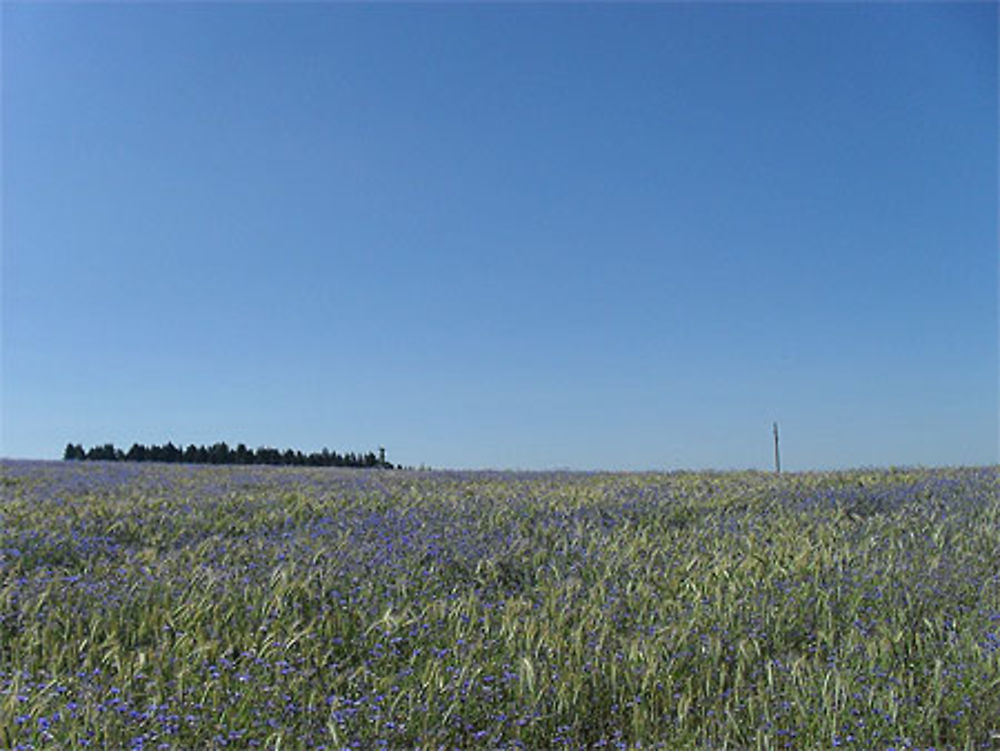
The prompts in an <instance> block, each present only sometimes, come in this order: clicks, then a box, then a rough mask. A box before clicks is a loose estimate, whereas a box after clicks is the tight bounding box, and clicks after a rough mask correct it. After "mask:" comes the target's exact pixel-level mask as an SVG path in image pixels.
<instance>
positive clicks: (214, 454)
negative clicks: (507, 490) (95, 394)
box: [63, 442, 393, 469]
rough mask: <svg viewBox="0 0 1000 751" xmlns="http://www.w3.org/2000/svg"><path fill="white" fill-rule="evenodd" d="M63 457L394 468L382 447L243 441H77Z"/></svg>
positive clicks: (191, 462) (136, 460)
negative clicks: (310, 448) (253, 445)
mask: <svg viewBox="0 0 1000 751" xmlns="http://www.w3.org/2000/svg"><path fill="white" fill-rule="evenodd" d="M63 459H65V460H67V461H106V462H177V463H180V462H184V463H187V464H277V465H294V466H297V467H378V468H381V469H393V464H392V463H391V462H387V461H386V460H385V449H384V448H379V450H378V454H377V455H376V454H375V452H374V451H369V452H368V453H366V454H360V453H358V454H355V453H354V452H347V453H346V454H338V453H337V452H336V451H330V450H329V449H326V448H324V449H323V450H322V451H319V452H313V453H311V454H303V453H302V452H301V451H293V450H292V449H286V450H285V451H279V450H278V449H274V448H271V447H269V446H261V447H260V448H258V449H256V450H254V449H250V448H247V447H246V445H245V444H242V443H241V444H239V445H238V446H237V447H236V448H231V447H230V446H229V445H228V444H226V443H225V442H221V443H215V444H212V445H211V446H208V447H205V446H195V445H193V444H192V445H189V446H188V447H187V448H181V447H180V446H175V445H174V444H173V443H167V445H166V446H156V445H153V446H144V445H142V444H141V443H133V444H132V448H130V449H129V450H128V451H122V450H121V449H120V448H116V447H115V445H114V444H113V443H105V444H104V445H103V446H93V447H92V448H90V449H87V450H84V448H83V446H81V445H80V444H75V445H74V444H72V443H67V444H66V450H65V452H63Z"/></svg>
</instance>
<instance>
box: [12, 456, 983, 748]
mask: <svg viewBox="0 0 1000 751" xmlns="http://www.w3.org/2000/svg"><path fill="white" fill-rule="evenodd" d="M2 470H3V477H2V483H0V747H4V748H8V747H9V748H36V749H42V748H81V747H91V748H115V749H117V748H165V749H195V748H198V749H202V748H206V749H210V748H222V747H231V748H269V749H274V748H289V749H291V748H296V749H297V748H320V747H325V748H328V749H339V748H362V749H369V748H379V747H384V748H421V749H423V748H428V749H430V748H434V749H437V748H447V749H452V748H458V749H467V748H468V749H478V748H491V749H492V748H495V749H501V748H503V749H507V748H530V749H536V748H559V747H566V748H575V749H584V748H640V747H641V748H656V747H658V748H667V749H675V748H699V749H700V748H711V749H777V748H793V749H814V748H833V747H843V748H856V749H889V748H896V749H900V748H932V747H933V748H937V749H943V748H951V749H997V748H1000V742H998V736H1000V472H998V469H997V468H979V469H953V470H864V471H853V472H843V473H814V474H792V475H783V476H782V477H780V478H777V477H774V476H771V475H767V474H763V473H675V474H669V475H668V474H572V473H522V474H511V473H438V472H435V473H426V472H377V471H372V472H362V471H338V470H306V469H263V468H235V467H233V468H218V467H198V468H194V467H185V466H171V465H159V466H156V465H141V466H135V465H100V464H97V465H82V464H74V463H65V464H49V463H25V462H4V463H3V464H2Z"/></svg>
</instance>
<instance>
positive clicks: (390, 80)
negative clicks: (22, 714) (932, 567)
mask: <svg viewBox="0 0 1000 751" xmlns="http://www.w3.org/2000/svg"><path fill="white" fill-rule="evenodd" d="M2 13H3V16H2V23H3V30H2V35H3V36H2V41H3V165H2V172H3V279H2V284H3V287H2V291H3V308H2V313H3V330H2V332H3V340H2V354H3V364H2V378H3V381H2V434H0V454H2V455H4V456H9V457H39V458H56V457H59V456H61V453H62V448H63V446H64V445H65V444H66V442H68V441H72V442H80V443H83V444H85V445H88V446H89V445H92V444H95V443H103V442H106V441H112V442H115V443H116V444H118V445H120V446H122V447H127V446H128V445H130V444H131V443H132V442H133V441H140V442H145V443H164V442H166V441H167V440H172V441H173V442H174V443H180V444H187V443H212V442H215V441H218V440H225V441H228V442H230V443H231V444H235V443H236V442H239V441H243V442H246V443H247V444H249V445H251V446H257V445H261V444H265V443H266V444H270V445H274V446H277V447H280V448H285V447H293V448H300V449H302V450H316V449H319V448H321V447H323V446H328V447H330V448H331V449H337V450H358V449H361V450H368V449H370V448H374V447H376V446H378V445H384V446H385V447H386V448H387V450H388V456H389V458H390V459H392V460H394V461H396V462H402V463H405V464H420V463H426V464H429V465H432V466H435V467H456V468H466V467H521V468H547V467H570V468H581V469H583V468H608V469H641V468H663V469H673V468H680V467H689V468H702V467H717V468H742V467H761V468H766V467H769V466H771V462H772V446H771V432H770V431H771V422H772V421H773V420H777V421H778V422H779V423H780V425H781V429H782V449H783V460H784V464H785V466H786V467H787V468H789V469H809V468H825V467H844V466H856V465H864V466H870V465H886V464H924V465H940V464H984V463H993V462H996V461H998V417H997V410H998V359H997V350H998V327H997V294H998V275H997V261H998V257H997V7H996V5H995V4H993V3H990V2H983V3H974V4H944V5H939V4H931V3H920V4H896V3H893V4H881V5H873V4H860V5H855V4H847V3H834V4H822V5H821V4H812V3H809V4H791V3H782V4H742V5H723V4H713V5H695V4H638V5H628V6H611V5H601V4H586V5H576V4H548V5H531V4H514V5H492V6H484V5H450V4H430V5H378V6H374V7H373V6H364V5H360V4H348V5H331V4H305V5H283V4H270V5H268V4H227V3H221V4H184V5H180V4H164V5H160V4H152V5H149V4H142V5H119V4H42V5H36V4H29V3H10V2H4V3H3V10H2Z"/></svg>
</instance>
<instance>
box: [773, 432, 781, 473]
mask: <svg viewBox="0 0 1000 751" xmlns="http://www.w3.org/2000/svg"><path fill="white" fill-rule="evenodd" d="M774 472H775V474H778V475H780V474H781V455H780V454H779V453H778V423H774Z"/></svg>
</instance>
